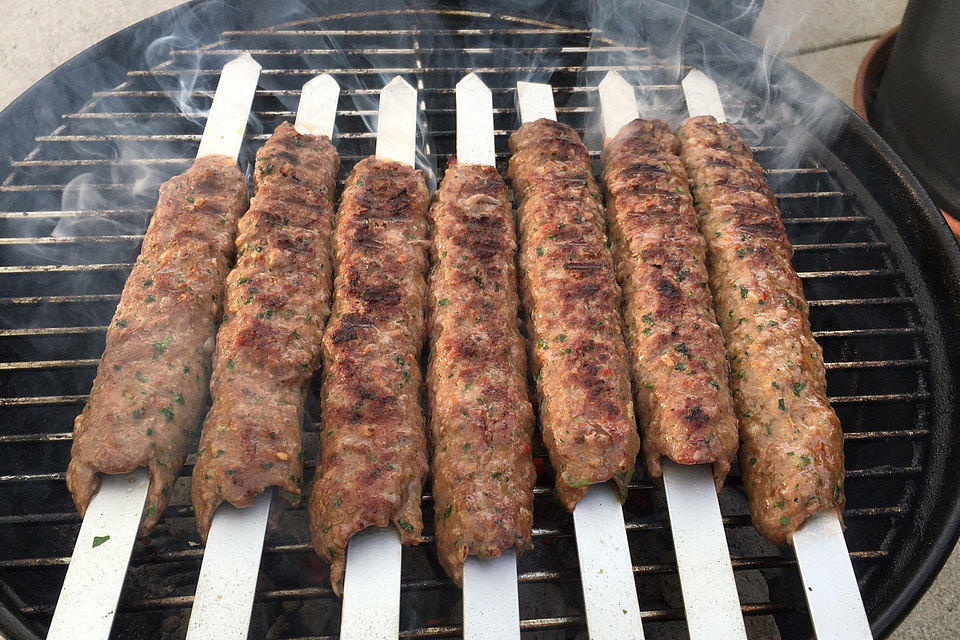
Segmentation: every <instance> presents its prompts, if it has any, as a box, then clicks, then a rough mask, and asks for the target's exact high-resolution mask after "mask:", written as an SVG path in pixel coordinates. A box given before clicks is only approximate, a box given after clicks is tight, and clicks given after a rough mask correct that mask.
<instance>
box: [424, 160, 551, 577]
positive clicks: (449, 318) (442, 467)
mask: <svg viewBox="0 0 960 640" xmlns="http://www.w3.org/2000/svg"><path fill="white" fill-rule="evenodd" d="M430 217H431V221H432V223H433V240H434V242H433V249H432V250H433V269H432V271H431V274H430V293H429V296H428V299H429V301H430V304H429V307H430V320H429V334H430V360H429V370H428V374H427V400H428V402H427V404H428V407H429V413H430V428H431V432H432V434H433V438H432V442H433V498H434V513H435V518H436V533H437V551H438V554H439V556H440V562H441V564H442V565H443V567H444V568H445V569H446V571H447V572H448V573H449V574H450V575H451V576H452V577H453V578H454V580H455V581H456V582H457V583H458V584H460V583H462V579H463V563H464V560H465V559H466V557H467V556H478V557H481V558H488V557H492V556H497V555H500V554H501V553H503V551H505V550H507V549H510V548H511V547H513V548H516V549H517V551H518V553H521V552H523V551H524V550H525V549H527V548H528V547H529V546H530V539H531V535H532V526H533V511H532V510H533V485H534V482H535V480H536V472H535V469H534V467H533V460H532V458H531V454H530V444H531V432H532V430H533V408H532V406H531V404H530V401H529V398H528V393H527V379H526V358H525V354H524V345H523V339H522V338H521V336H520V332H519V330H518V327H517V311H518V306H519V299H518V295H517V284H516V267H515V264H514V260H515V256H516V240H515V237H516V235H515V230H514V222H513V213H512V211H511V206H510V201H509V199H508V197H507V188H506V185H504V183H503V181H502V179H501V178H500V176H499V175H498V174H497V171H496V169H495V168H493V167H488V166H483V165H476V164H466V165H461V164H459V163H457V162H456V161H455V160H452V159H451V161H450V163H449V164H448V165H447V170H446V174H445V175H444V179H443V182H442V183H441V185H440V189H439V191H437V194H436V198H435V201H434V204H433V206H432V207H431V208H430Z"/></svg>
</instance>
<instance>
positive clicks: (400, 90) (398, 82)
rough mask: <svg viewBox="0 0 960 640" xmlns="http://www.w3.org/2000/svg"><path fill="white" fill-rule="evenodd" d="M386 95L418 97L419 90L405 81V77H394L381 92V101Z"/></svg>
mask: <svg viewBox="0 0 960 640" xmlns="http://www.w3.org/2000/svg"><path fill="white" fill-rule="evenodd" d="M386 95H407V96H413V97H414V99H416V97H417V90H416V89H414V88H413V85H411V84H410V83H409V82H407V81H406V80H404V78H403V76H399V75H398V76H394V77H393V80H391V81H390V82H388V83H387V84H386V85H384V87H383V89H381V90H380V99H381V100H382V99H383V97H384V96H386Z"/></svg>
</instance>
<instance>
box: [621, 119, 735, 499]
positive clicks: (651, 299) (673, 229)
mask: <svg viewBox="0 0 960 640" xmlns="http://www.w3.org/2000/svg"><path fill="white" fill-rule="evenodd" d="M679 151H680V141H679V139H678V138H677V137H676V136H674V135H673V133H672V132H671V131H670V129H669V127H668V126H667V124H666V123H665V122H663V121H661V120H643V119H637V120H634V121H632V122H630V123H628V124H626V125H624V127H623V128H621V129H620V131H619V133H618V134H617V135H616V136H615V137H614V138H613V139H612V140H610V141H609V142H608V143H607V145H606V148H605V149H604V151H603V180H604V187H605V190H606V194H607V219H608V221H609V228H610V236H611V237H610V239H611V242H612V245H613V255H614V259H615V262H616V266H617V277H618V280H619V282H620V285H621V287H622V288H623V303H624V304H623V311H624V318H625V331H626V337H627V344H628V345H629V348H630V356H631V357H630V364H631V369H632V372H633V384H634V392H635V394H636V398H637V406H638V407H639V411H640V423H641V425H642V429H643V451H644V459H645V461H646V467H647V471H648V473H649V474H650V476H651V477H653V478H660V477H661V476H662V475H663V467H662V464H661V460H660V458H661V456H666V457H667V458H668V459H670V460H672V461H674V462H676V463H679V464H710V465H712V467H713V476H714V480H715V482H716V485H717V490H719V489H720V487H722V486H723V481H724V479H725V478H726V476H727V472H729V471H730V464H731V462H732V461H733V457H734V456H735V455H736V453H737V444H738V434H737V419H736V416H735V415H734V411H733V400H732V399H731V397H730V383H729V374H728V366H727V361H726V359H725V353H724V345H723V335H722V334H721V332H720V327H719V326H717V320H716V316H715V315H714V311H713V300H712V299H711V296H710V289H709V287H708V284H707V278H708V276H707V267H706V256H705V243H704V240H703V237H702V236H701V235H700V231H699V229H698V227H697V212H696V210H695V209H694V208H693V200H692V198H691V197H690V192H689V190H688V189H689V186H688V183H687V174H686V171H684V168H683V164H682V163H681V161H680V158H679V156H678V153H679Z"/></svg>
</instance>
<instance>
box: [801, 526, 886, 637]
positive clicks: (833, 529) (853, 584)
mask: <svg viewBox="0 0 960 640" xmlns="http://www.w3.org/2000/svg"><path fill="white" fill-rule="evenodd" d="M793 548H794V550H795V551H796V553H797V564H799V565H800V576H801V578H803V587H804V589H803V592H804V594H805V595H806V597H807V605H808V606H809V607H810V616H811V617H812V618H813V630H814V632H815V633H816V635H817V639H818V640H868V639H870V638H873V634H872V633H871V631H870V622H869V621H868V620H867V613H866V611H865V610H864V608H863V598H862V597H861V596H860V587H859V585H858V584H857V576H856V575H855V574H854V573H853V565H852V564H851V563H850V552H849V551H848V550H847V542H846V540H844V538H843V528H842V527H841V526H840V520H839V518H837V514H836V513H834V512H833V511H822V512H820V513H817V514H814V515H813V516H811V517H810V519H809V520H807V521H806V522H805V523H803V526H802V527H800V529H799V530H797V532H796V533H794V534H793Z"/></svg>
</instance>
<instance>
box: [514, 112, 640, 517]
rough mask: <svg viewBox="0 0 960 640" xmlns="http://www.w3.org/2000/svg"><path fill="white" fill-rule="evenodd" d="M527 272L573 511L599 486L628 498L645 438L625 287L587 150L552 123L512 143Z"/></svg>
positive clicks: (556, 448)
mask: <svg viewBox="0 0 960 640" xmlns="http://www.w3.org/2000/svg"><path fill="white" fill-rule="evenodd" d="M510 149H511V151H512V152H513V155H512V156H511V158H510V171H509V175H510V178H511V180H512V181H513V189H514V193H515V194H516V196H517V199H518V202H519V209H518V212H517V213H518V220H519V227H520V271H521V276H522V280H521V289H522V292H523V301H524V309H525V312H526V313H527V314H528V317H529V322H528V326H527V329H528V333H529V335H530V342H531V344H530V352H531V363H532V365H533V371H534V374H535V379H536V382H537V394H538V397H539V401H540V428H541V431H542V434H543V441H544V443H545V444H546V446H547V449H548V451H549V453H550V462H551V463H552V464H553V467H554V469H555V471H556V476H557V477H556V484H557V491H558V493H559V495H560V500H561V501H562V502H563V504H564V506H566V507H567V509H569V510H571V511H572V510H573V508H574V507H575V506H576V504H577V502H579V501H580V499H581V498H583V496H585V495H586V493H587V489H588V487H589V486H590V485H591V484H596V483H601V482H607V481H613V482H614V483H615V484H616V486H617V487H618V489H619V492H620V495H621V497H625V496H626V490H627V484H628V482H629V481H630V476H631V475H632V474H633V469H634V465H635V464H636V458H637V453H638V451H639V449H640V437H639V436H638V435H637V425H636V421H635V419H634V415H633V401H632V398H631V396H630V378H629V373H628V370H627V358H626V347H625V345H624V341H623V333H622V329H621V324H622V320H621V319H620V287H619V286H618V285H617V280H616V275H615V273H614V270H613V262H612V259H611V257H610V250H609V249H608V248H607V237H606V232H605V227H606V224H605V220H604V213H603V206H602V205H601V203H600V192H599V190H598V189H597V185H596V182H595V181H594V179H593V174H592V171H591V167H590V156H589V153H588V152H587V148H586V147H585V146H584V145H583V143H582V142H581V141H580V138H579V136H577V134H576V132H575V131H574V130H573V129H571V128H570V127H568V126H566V125H562V124H559V123H557V122H554V121H552V120H537V121H536V122H530V123H527V124H525V125H523V126H522V127H520V129H519V130H518V131H517V132H516V133H514V134H513V135H512V136H511V137H510Z"/></svg>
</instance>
